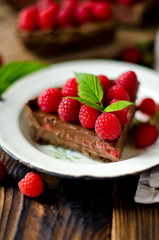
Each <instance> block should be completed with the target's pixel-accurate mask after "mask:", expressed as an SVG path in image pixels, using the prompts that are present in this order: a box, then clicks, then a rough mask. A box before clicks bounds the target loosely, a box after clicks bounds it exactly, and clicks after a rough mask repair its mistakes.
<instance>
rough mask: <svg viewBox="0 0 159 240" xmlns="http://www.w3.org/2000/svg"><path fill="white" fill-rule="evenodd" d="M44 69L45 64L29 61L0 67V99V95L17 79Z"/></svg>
mask: <svg viewBox="0 0 159 240" xmlns="http://www.w3.org/2000/svg"><path fill="white" fill-rule="evenodd" d="M44 67H46V64H43V63H39V62H35V61H29V62H23V61H15V62H11V63H8V64H5V65H2V66H1V67H0V97H1V94H2V93H3V92H4V91H5V90H6V89H7V88H8V87H10V86H11V85H12V84H13V83H14V82H15V81H17V80H18V79H20V78H22V77H24V76H26V75H27V74H30V73H32V72H35V71H37V70H40V69H42V68H44Z"/></svg>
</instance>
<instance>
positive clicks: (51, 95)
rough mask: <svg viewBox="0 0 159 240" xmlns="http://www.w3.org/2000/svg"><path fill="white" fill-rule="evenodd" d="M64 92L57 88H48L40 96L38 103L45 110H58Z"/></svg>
mask: <svg viewBox="0 0 159 240" xmlns="http://www.w3.org/2000/svg"><path fill="white" fill-rule="evenodd" d="M61 99H62V93H61V91H60V90H59V89H57V88H48V89H46V90H44V91H43V92H42V93H41V94H40V95H39V97H38V105H39V107H40V108H41V109H42V110H43V111H44V112H48V113H51V112H57V110H58V106H59V103H60V102H61Z"/></svg>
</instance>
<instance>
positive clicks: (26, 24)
mask: <svg viewBox="0 0 159 240" xmlns="http://www.w3.org/2000/svg"><path fill="white" fill-rule="evenodd" d="M18 27H19V29H24V30H28V31H33V30H35V29H36V28H37V7H36V6H30V7H26V8H24V9H23V10H21V11H20V12H19V16H18Z"/></svg>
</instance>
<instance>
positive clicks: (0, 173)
mask: <svg viewBox="0 0 159 240" xmlns="http://www.w3.org/2000/svg"><path fill="white" fill-rule="evenodd" d="M6 174H7V171H6V167H5V165H4V163H3V162H2V161H0V181H2V180H3V179H4V178H5V176H6Z"/></svg>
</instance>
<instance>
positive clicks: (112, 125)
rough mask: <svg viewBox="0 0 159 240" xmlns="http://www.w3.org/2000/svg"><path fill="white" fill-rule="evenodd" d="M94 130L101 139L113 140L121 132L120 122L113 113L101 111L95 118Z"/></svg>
mask: <svg viewBox="0 0 159 240" xmlns="http://www.w3.org/2000/svg"><path fill="white" fill-rule="evenodd" d="M95 131H96V133H97V135H98V136H99V138H101V139H104V140H114V139H116V138H118V137H119V135H120V133H121V124H120V121H119V119H118V117H117V116H116V115H115V114H113V113H103V114H101V115H100V116H99V117H98V118H97V120H96V123H95Z"/></svg>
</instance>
